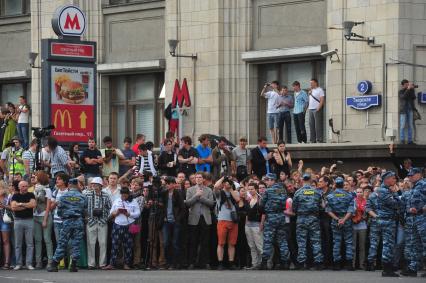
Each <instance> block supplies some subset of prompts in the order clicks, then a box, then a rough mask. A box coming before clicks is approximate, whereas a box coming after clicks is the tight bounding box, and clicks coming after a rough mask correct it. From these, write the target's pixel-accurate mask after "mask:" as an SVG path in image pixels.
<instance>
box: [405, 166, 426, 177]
mask: <svg viewBox="0 0 426 283" xmlns="http://www.w3.org/2000/svg"><path fill="white" fill-rule="evenodd" d="M418 173H422V169H421V168H419V167H414V168H411V170H410V172H408V174H407V176H413V175H415V174H418Z"/></svg>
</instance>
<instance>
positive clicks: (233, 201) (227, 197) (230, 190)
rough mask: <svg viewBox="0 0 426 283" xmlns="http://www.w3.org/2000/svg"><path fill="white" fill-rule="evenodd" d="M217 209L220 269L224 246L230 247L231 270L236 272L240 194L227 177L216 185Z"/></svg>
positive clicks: (220, 267) (221, 267) (220, 268)
mask: <svg viewBox="0 0 426 283" xmlns="http://www.w3.org/2000/svg"><path fill="white" fill-rule="evenodd" d="M214 194H215V196H216V209H217V220H218V222H217V239H218V244H217V258H218V260H219V265H218V269H219V270H223V254H224V246H225V244H227V245H228V260H229V269H231V270H235V269H236V267H235V262H234V259H235V245H236V244H237V238H238V213H237V207H238V206H237V203H238V202H239V201H240V194H239V193H238V191H237V190H236V189H235V185H234V182H233V181H232V180H231V179H230V178H228V177H227V176H223V177H222V178H220V179H219V180H218V181H217V182H216V184H215V185H214Z"/></svg>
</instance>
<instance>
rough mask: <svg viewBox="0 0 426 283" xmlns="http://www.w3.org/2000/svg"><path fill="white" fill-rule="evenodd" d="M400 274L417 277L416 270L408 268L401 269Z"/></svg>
mask: <svg viewBox="0 0 426 283" xmlns="http://www.w3.org/2000/svg"><path fill="white" fill-rule="evenodd" d="M401 275H402V276H408V277H417V272H416V271H412V270H409V269H406V270H403V271H401Z"/></svg>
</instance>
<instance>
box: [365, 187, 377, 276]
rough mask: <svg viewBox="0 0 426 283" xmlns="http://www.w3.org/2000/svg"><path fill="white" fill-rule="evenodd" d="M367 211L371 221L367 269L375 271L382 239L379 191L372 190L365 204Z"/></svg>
mask: <svg viewBox="0 0 426 283" xmlns="http://www.w3.org/2000/svg"><path fill="white" fill-rule="evenodd" d="M365 212H366V213H367V214H368V217H369V221H370V234H369V237H370V248H369V250H368V257H367V264H366V266H365V270H366V271H374V270H375V266H374V262H375V260H376V257H377V249H378V247H379V241H380V234H381V233H380V229H379V226H378V224H377V193H376V192H372V193H371V194H370V195H369V197H368V199H367V204H366V206H365Z"/></svg>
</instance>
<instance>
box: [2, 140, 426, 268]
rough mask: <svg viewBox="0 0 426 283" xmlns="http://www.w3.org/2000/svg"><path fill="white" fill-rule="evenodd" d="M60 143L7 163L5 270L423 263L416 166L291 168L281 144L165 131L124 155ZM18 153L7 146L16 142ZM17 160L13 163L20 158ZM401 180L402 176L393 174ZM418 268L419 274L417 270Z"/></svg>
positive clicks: (107, 144) (425, 225) (422, 208)
mask: <svg viewBox="0 0 426 283" xmlns="http://www.w3.org/2000/svg"><path fill="white" fill-rule="evenodd" d="M102 142H103V145H102V146H100V147H99V148H98V146H97V144H96V141H95V140H94V139H89V140H88V143H87V148H86V149H85V150H83V151H82V152H81V151H80V150H79V148H78V147H79V145H78V144H73V145H71V147H70V148H69V149H68V151H65V150H64V149H63V148H62V147H61V146H60V145H59V144H58V142H57V141H56V140H55V139H54V138H53V137H48V138H47V144H46V146H45V147H43V149H42V150H41V154H39V160H37V159H36V158H35V156H36V155H38V152H37V140H33V141H32V142H31V143H30V144H29V148H28V150H26V151H23V152H22V156H17V155H16V152H17V151H18V150H21V148H22V146H21V139H20V138H19V137H13V138H12V146H9V147H7V148H5V150H4V151H3V153H2V158H1V162H0V165H1V169H2V171H3V173H4V176H3V180H4V181H1V182H0V216H1V217H0V230H1V254H0V255H1V256H0V258H1V263H2V264H3V269H12V268H13V269H14V270H20V269H22V268H24V267H26V268H27V269H31V270H32V269H35V268H36V269H42V268H45V267H46V268H47V269H48V271H58V269H60V268H66V267H68V268H69V269H70V271H77V267H80V268H88V269H90V270H92V269H103V270H113V269H117V268H123V269H125V270H129V269H136V268H137V269H145V268H147V269H160V270H163V269H182V268H186V269H194V268H202V269H218V270H223V269H225V268H229V269H260V270H266V269H272V268H274V269H280V270H288V269H290V268H292V269H297V270H307V269H311V268H314V269H316V270H323V269H333V270H340V269H342V268H344V269H347V270H354V269H365V270H368V271H371V270H375V269H379V268H381V269H383V272H382V275H383V276H399V274H398V273H396V271H398V270H400V269H401V273H400V274H402V275H406V276H417V272H418V271H420V270H421V269H422V268H423V265H424V264H426V218H425V217H426V199H425V197H426V181H425V180H423V174H424V172H423V171H422V170H421V169H420V168H418V167H413V166H412V164H411V161H410V160H408V159H407V160H404V161H403V162H399V160H397V159H396V157H395V153H394V147H393V146H392V145H391V146H390V156H389V158H390V159H392V160H393V161H394V162H395V165H396V166H397V168H396V169H397V173H394V172H393V171H392V168H379V167H374V166H370V167H368V168H366V169H360V170H357V171H354V172H341V171H339V167H338V165H336V164H333V165H331V166H330V167H328V166H325V167H322V168H318V169H314V168H307V167H306V166H305V164H304V163H303V161H302V160H300V161H298V163H293V161H292V157H291V153H290V152H289V151H288V150H287V149H286V144H285V142H283V141H278V142H277V147H276V148H275V149H270V148H268V147H267V141H266V138H264V137H260V138H259V139H258V144H257V146H256V147H254V148H251V149H249V148H247V139H246V138H244V137H243V138H241V139H240V140H239V144H238V146H236V147H235V148H233V149H231V148H230V147H229V146H228V145H227V140H226V139H225V138H224V137H221V138H219V140H217V141H212V140H211V139H210V136H209V135H201V136H200V137H199V144H198V146H196V147H194V146H193V143H192V139H191V138H190V137H188V136H185V137H182V138H181V139H180V141H179V143H178V142H177V141H176V140H175V137H174V136H173V133H167V135H166V138H165V140H164V141H163V142H162V145H161V150H160V152H159V153H156V152H154V151H153V143H152V142H146V141H145V136H144V135H142V134H139V135H137V138H136V141H135V143H134V144H133V142H132V139H131V138H128V137H127V138H125V139H124V141H123V146H122V149H119V148H116V147H114V146H113V144H114V141H113V140H112V138H111V137H108V136H107V137H104V138H103V141H102ZM12 147H13V150H12V149H11V148H12ZM17 164H19V166H18V165H17ZM398 178H399V179H398ZM422 276H425V274H423V275H422Z"/></svg>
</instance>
